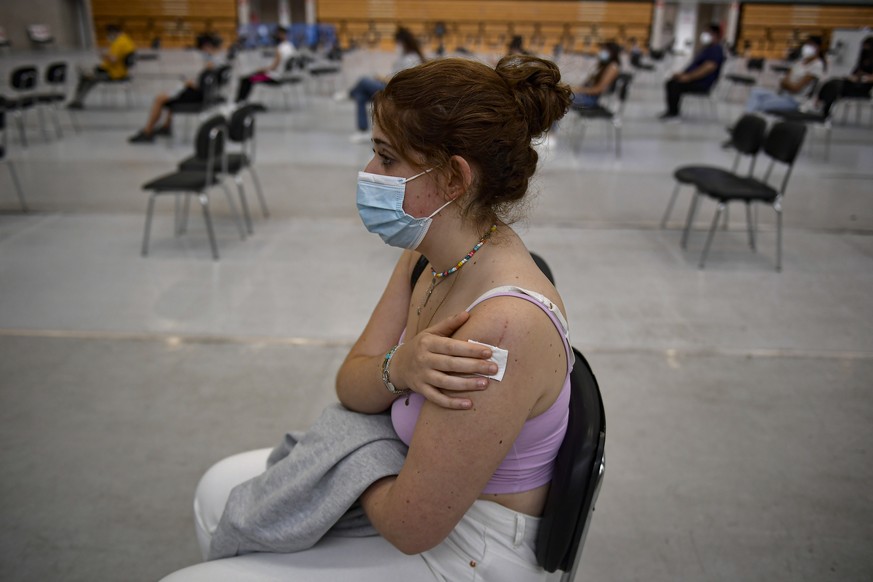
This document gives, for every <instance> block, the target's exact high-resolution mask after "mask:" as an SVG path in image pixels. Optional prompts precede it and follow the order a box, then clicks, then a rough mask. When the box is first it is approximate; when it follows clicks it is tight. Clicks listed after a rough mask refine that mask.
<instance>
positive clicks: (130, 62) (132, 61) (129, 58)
mask: <svg viewBox="0 0 873 582" xmlns="http://www.w3.org/2000/svg"><path fill="white" fill-rule="evenodd" d="M134 65H136V51H130V52H129V53H127V54H126V55H124V66H125V67H126V68H128V69H132V68H133V66H134Z"/></svg>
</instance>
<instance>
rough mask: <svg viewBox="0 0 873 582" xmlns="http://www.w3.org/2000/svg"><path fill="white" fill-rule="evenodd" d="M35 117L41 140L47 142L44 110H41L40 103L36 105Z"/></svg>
mask: <svg viewBox="0 0 873 582" xmlns="http://www.w3.org/2000/svg"><path fill="white" fill-rule="evenodd" d="M36 119H37V121H38V122H39V133H40V135H42V140H43V141H44V142H46V143H48V142H49V136H48V132H47V131H46V129H45V111H43V107H42V106H40V105H38V106H37V107H36Z"/></svg>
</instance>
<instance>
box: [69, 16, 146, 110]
mask: <svg viewBox="0 0 873 582" xmlns="http://www.w3.org/2000/svg"><path fill="white" fill-rule="evenodd" d="M106 39H107V40H108V41H109V48H107V49H106V50H105V51H102V52H101V53H100V64H99V65H97V66H96V67H94V70H93V72H91V73H86V72H85V71H83V70H81V69H80V70H79V83H78V85H77V86H76V92H75V95H74V96H73V100H72V101H70V103H69V105H67V107H69V108H70V109H83V108H84V107H85V105H84V101H85V97H87V96H88V93H89V92H90V91H91V89H93V88H94V87H95V86H96V85H97V84H98V83H99V82H100V81H106V80H118V79H124V78H125V77H127V63H126V62H125V60H126V59H127V56H128V55H130V54H131V53H133V52H134V51H136V45H135V44H134V43H133V41H132V40H131V39H130V37H129V36H127V34H126V33H125V32H123V31H122V30H121V27H120V26H118V25H117V24H109V25H107V26H106Z"/></svg>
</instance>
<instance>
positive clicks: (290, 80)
mask: <svg viewBox="0 0 873 582" xmlns="http://www.w3.org/2000/svg"><path fill="white" fill-rule="evenodd" d="M302 82H303V77H301V76H300V75H288V76H285V77H282V78H281V79H279V80H278V84H279V85H296V84H297V83H302Z"/></svg>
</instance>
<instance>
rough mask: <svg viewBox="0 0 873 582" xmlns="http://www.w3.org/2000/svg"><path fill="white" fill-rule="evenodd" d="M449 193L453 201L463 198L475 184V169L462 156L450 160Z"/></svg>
mask: <svg viewBox="0 0 873 582" xmlns="http://www.w3.org/2000/svg"><path fill="white" fill-rule="evenodd" d="M449 167H450V171H449V182H448V192H449V195H450V196H451V198H452V200H455V199H457V198H460V197H462V196H463V195H464V194H466V193H467V191H468V190H469V189H470V186H471V185H472V184H473V168H471V167H470V164H469V162H467V160H465V159H464V158H462V157H461V156H457V155H456V156H452V157H451V158H449Z"/></svg>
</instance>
